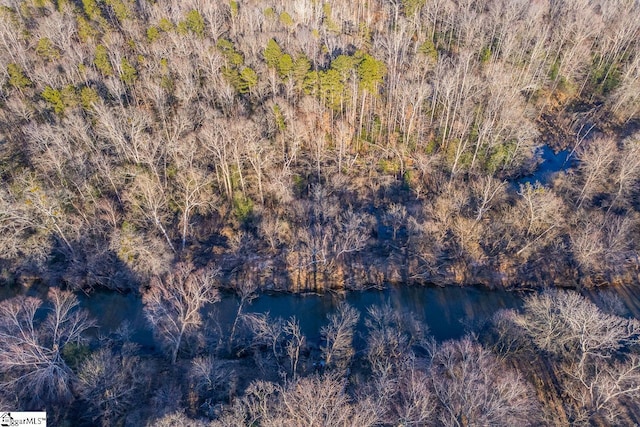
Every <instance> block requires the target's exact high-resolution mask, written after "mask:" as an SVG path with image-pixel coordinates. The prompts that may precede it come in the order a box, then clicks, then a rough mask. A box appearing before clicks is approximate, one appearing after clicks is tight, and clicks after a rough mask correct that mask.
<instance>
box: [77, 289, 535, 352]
mask: <svg viewBox="0 0 640 427" xmlns="http://www.w3.org/2000/svg"><path fill="white" fill-rule="evenodd" d="M523 296H524V294H523V293H520V292H507V291H496V290H493V291H492V290H488V289H484V288H476V287H446V288H440V287H436V286H421V287H418V286H401V287H391V288H388V289H384V290H367V291H352V292H348V293H346V294H344V295H336V294H333V293H326V294H322V295H319V294H307V295H298V294H262V295H260V296H259V297H257V298H256V299H254V300H253V301H252V302H251V304H249V305H246V306H245V309H244V312H248V313H266V312H269V315H270V316H271V317H273V318H275V317H281V318H283V319H288V318H289V317H291V316H295V317H296V318H297V319H298V320H299V322H300V328H301V330H302V332H303V333H304V334H305V336H307V338H308V339H309V340H311V341H317V340H318V339H319V337H320V328H321V327H322V326H324V325H326V324H327V323H328V320H327V315H328V314H330V313H332V312H334V311H335V309H336V307H337V305H338V304H339V303H340V302H341V301H346V302H347V303H349V304H350V305H352V306H353V307H355V308H356V309H358V310H359V311H360V313H361V318H360V323H359V325H358V328H357V329H358V331H359V332H364V321H363V320H364V318H365V317H366V312H367V309H368V308H369V307H371V306H373V305H376V304H377V305H382V304H385V303H388V304H390V305H391V306H392V307H394V308H396V309H397V310H398V311H409V312H411V313H413V314H414V315H415V316H416V317H417V318H418V319H419V320H422V321H424V322H425V323H426V324H427V326H428V327H429V332H430V334H431V335H433V336H434V337H435V338H436V339H437V340H440V341H442V340H447V339H454V338H459V337H461V336H463V335H464V334H465V333H466V332H467V328H468V327H469V326H471V325H473V324H475V323H478V322H481V321H483V320H486V319H488V318H489V317H490V316H491V315H492V314H493V313H495V312H496V311H498V310H500V309H503V308H519V307H520V306H521V305H522V298H523ZM238 303H239V301H238V299H237V298H236V297H235V296H233V295H225V296H223V297H222V299H221V301H219V302H217V303H215V304H212V305H210V306H209V307H207V308H206V309H205V310H204V311H205V315H206V316H212V317H213V318H214V319H215V320H217V322H218V323H219V325H220V328H221V330H222V331H223V333H224V332H225V331H229V330H230V329H231V325H232V324H233V321H234V319H235V316H236V313H237V310H238ZM82 305H83V306H84V307H85V308H87V309H88V310H89V312H90V313H91V315H92V316H94V317H95V318H96V319H97V320H98V324H99V326H100V328H101V333H103V334H108V333H112V332H115V331H116V330H117V329H118V328H119V327H120V325H121V324H122V322H125V321H126V322H128V324H129V327H130V328H131V330H132V331H133V333H132V339H133V340H134V341H135V342H138V343H139V344H141V345H143V346H148V347H151V346H153V337H152V334H151V330H150V329H149V326H148V324H147V322H146V320H145V318H144V314H143V310H142V309H143V306H142V301H141V300H140V298H139V297H137V296H135V295H133V294H127V295H123V294H119V293H115V292H96V293H94V294H92V295H91V296H90V297H83V298H82Z"/></svg>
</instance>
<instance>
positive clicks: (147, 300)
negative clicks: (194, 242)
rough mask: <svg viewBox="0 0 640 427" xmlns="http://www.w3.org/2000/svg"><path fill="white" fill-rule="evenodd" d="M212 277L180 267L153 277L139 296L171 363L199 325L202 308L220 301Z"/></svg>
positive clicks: (190, 267) (211, 272)
mask: <svg viewBox="0 0 640 427" xmlns="http://www.w3.org/2000/svg"><path fill="white" fill-rule="evenodd" d="M216 276H217V271H215V270H211V269H208V270H196V269H195V268H194V266H193V265H190V264H187V263H180V264H177V265H176V266H175V267H174V269H173V271H171V272H169V273H167V274H165V275H163V276H161V277H158V276H156V277H154V278H153V279H152V280H151V284H150V287H149V289H148V290H147V292H145V294H144V295H143V302H144V311H145V315H146V317H147V319H148V320H149V322H150V323H151V325H152V326H153V330H154V333H155V335H156V336H157V337H158V339H159V341H160V343H161V344H162V346H163V347H164V348H165V349H166V350H167V353H168V354H169V356H170V359H171V362H172V363H175V362H176V359H177V357H178V351H179V350H180V346H181V345H182V342H183V340H184V338H185V337H186V336H188V335H190V334H192V333H193V332H195V331H197V330H198V328H199V327H200V325H201V324H202V316H201V314H200V310H201V309H202V307H203V306H204V305H205V304H208V303H213V302H216V301H218V300H219V299H220V297H219V295H218V291H217V289H216V285H217V283H216V280H215V277H216Z"/></svg>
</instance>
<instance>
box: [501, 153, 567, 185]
mask: <svg viewBox="0 0 640 427" xmlns="http://www.w3.org/2000/svg"><path fill="white" fill-rule="evenodd" d="M540 158H541V159H542V162H541V163H540V164H539V165H538V168H537V169H536V170H535V172H534V173H533V174H531V175H528V176H524V177H522V178H518V179H515V180H513V181H512V183H513V185H514V186H515V187H516V188H517V187H519V186H520V184H523V185H524V184H526V183H530V184H532V185H533V184H534V183H535V182H536V181H538V182H540V184H542V185H547V184H549V183H550V182H551V179H552V178H553V175H554V174H555V173H557V172H560V171H563V170H567V169H569V168H570V167H572V166H573V165H574V158H573V157H572V156H571V151H569V150H562V151H559V152H557V153H555V152H554V151H553V150H552V149H551V148H550V147H549V146H548V145H543V146H542V147H541V148H540Z"/></svg>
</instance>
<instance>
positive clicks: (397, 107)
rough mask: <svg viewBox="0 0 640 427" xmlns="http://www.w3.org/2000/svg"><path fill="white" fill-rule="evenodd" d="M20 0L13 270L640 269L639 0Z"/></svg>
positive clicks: (360, 279)
mask: <svg viewBox="0 0 640 427" xmlns="http://www.w3.org/2000/svg"><path fill="white" fill-rule="evenodd" d="M1 3H2V4H3V6H2V9H1V10H0V46H1V47H0V91H1V92H0V175H1V178H2V186H1V187H0V262H1V266H2V277H3V278H2V280H3V281H5V282H7V283H26V284H28V283H31V282H33V281H34V280H35V281H37V280H42V281H44V283H51V284H53V283H63V284H64V285H65V286H68V287H69V288H70V289H80V288H82V289H85V290H89V289H92V288H95V287H108V288H116V289H131V288H136V287H137V286H138V284H141V283H143V284H146V283H148V282H149V279H150V278H151V277H153V276H158V275H161V274H163V273H165V272H166V271H167V270H169V269H170V268H171V265H172V262H174V261H177V260H192V261H193V262H195V263H196V264H197V265H200V266H205V265H215V266H218V267H220V268H221V269H222V272H223V277H224V281H225V283H227V284H229V285H231V286H237V285H238V283H241V282H244V281H252V282H253V283H257V284H259V285H260V286H262V287H273V288H278V289H288V290H297V289H320V288H325V287H337V288H340V287H359V286H364V285H366V284H370V283H373V284H380V283H382V282H385V281H396V282H411V281H425V282H437V283H485V284H489V285H491V286H495V285H504V286H514V285H520V284H523V285H532V284H535V285H544V284H552V283H557V284H563V285H600V284H606V283H616V282H618V281H621V280H637V277H638V276H637V274H638V265H639V261H638V257H637V251H638V244H639V243H640V238H639V236H640V234H639V231H640V230H639V224H640V222H639V221H640V217H639V215H638V211H639V209H640V194H639V191H640V187H639V177H640V134H638V133H637V129H638V123H639V119H640V43H639V40H640V30H639V29H640V20H639V19H638V16H640V5H639V4H638V2H637V1H632V0H600V1H597V0H592V1H587V0H573V1H566V2H549V1H543V0H537V1H530V0H478V1H466V0H460V1H449V0H426V1H425V0H390V1H382V0H366V1H355V2H348V1H338V0H329V1H325V2H323V1H314V0H296V1H229V2H226V1H221V2H218V1H191V0H188V1H177V0H176V1H157V2H154V1H145V0H140V1H131V0H99V1H98V0H82V1H62V0H61V1H56V2H50V1H46V0H28V1H9V0H3V1H2V2H1ZM543 144H549V145H550V146H551V147H553V148H554V149H568V150H571V153H572V158H573V163H572V165H573V167H572V168H569V169H568V171H567V172H566V173H561V174H559V175H558V176H557V177H556V179H555V180H554V181H552V182H549V183H545V184H544V185H540V184H524V185H518V184H517V183H515V181H513V179H515V178H518V177H522V176H525V175H527V174H529V173H531V172H532V171H533V170H535V168H536V166H537V164H538V163H539V161H540V147H541V146H542V145H543Z"/></svg>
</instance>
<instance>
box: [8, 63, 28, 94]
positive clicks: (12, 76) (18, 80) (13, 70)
mask: <svg viewBox="0 0 640 427" xmlns="http://www.w3.org/2000/svg"><path fill="white" fill-rule="evenodd" d="M7 74H9V84H10V85H11V86H13V87H14V88H16V89H19V90H22V89H24V88H26V87H29V86H31V80H29V78H28V77H27V76H26V75H25V74H24V71H23V70H22V67H20V66H19V65H18V64H15V63H13V62H12V63H10V64H8V65H7Z"/></svg>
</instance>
